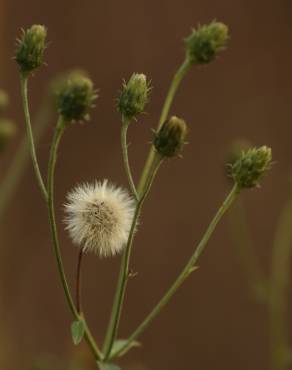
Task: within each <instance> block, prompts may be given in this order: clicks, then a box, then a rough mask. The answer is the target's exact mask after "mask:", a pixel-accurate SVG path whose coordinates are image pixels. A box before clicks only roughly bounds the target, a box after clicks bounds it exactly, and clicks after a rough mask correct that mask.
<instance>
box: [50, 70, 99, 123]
mask: <svg viewBox="0 0 292 370" xmlns="http://www.w3.org/2000/svg"><path fill="white" fill-rule="evenodd" d="M96 98H97V93H96V90H94V86H93V82H92V81H91V79H90V78H89V77H87V75H86V74H84V73H82V72H80V71H74V72H72V73H70V74H69V76H68V78H66V79H64V80H63V81H62V82H59V86H58V90H57V91H56V102H57V108H58V111H59V113H60V115H61V116H63V118H64V121H65V122H67V123H70V122H72V121H83V120H88V119H89V118H90V116H89V111H90V109H91V108H92V107H94V101H95V100H96Z"/></svg>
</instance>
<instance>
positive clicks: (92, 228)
mask: <svg viewBox="0 0 292 370" xmlns="http://www.w3.org/2000/svg"><path fill="white" fill-rule="evenodd" d="M134 211H135V202H134V200H133V199H132V198H131V197H130V196H129V194H128V192H127V191H126V190H124V189H122V188H119V187H117V186H115V185H113V184H111V183H109V182H108V181H107V180H104V181H102V182H95V183H93V184H88V183H86V184H81V185H78V186H77V187H76V188H74V189H73V190H72V191H71V192H70V193H69V194H68V195H67V203H66V204H65V214H66V217H65V224H66V229H67V230H68V232H69V235H70V237H71V239H72V241H73V243H74V244H76V245H77V246H79V247H80V248H82V250H83V251H84V252H87V251H88V252H93V253H95V254H97V255H99V256H102V257H108V256H113V255H116V254H118V253H119V252H121V251H122V249H123V247H124V246H125V244H126V243H127V240H128V236H129V232H130V229H131V224H132V220H133V216H134Z"/></svg>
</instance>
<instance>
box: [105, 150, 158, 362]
mask: <svg viewBox="0 0 292 370" xmlns="http://www.w3.org/2000/svg"><path fill="white" fill-rule="evenodd" d="M161 161H162V159H161V157H160V156H158V155H157V156H156V157H155V160H154V162H153V165H152V169H151V171H150V173H149V178H148V181H147V184H146V188H145V191H144V193H143V195H142V196H141V198H140V199H139V200H138V202H137V204H136V210H135V214H134V218H133V221H132V225H131V230H130V234H129V238H128V242H127V245H126V249H125V252H124V254H123V257H122V261H121V269H120V274H119V279H118V285H117V289H116V295H115V299H114V304H113V309H112V314H111V318H110V322H109V326H108V329H107V333H106V338H105V342H104V348H103V350H104V355H105V359H107V358H108V357H109V356H110V353H111V350H112V346H113V343H114V341H115V339H116V336H117V331H118V326H119V321H120V316H121V311H122V306H123V302H124V297H125V291H126V285H127V281H128V278H129V264H130V256H131V250H132V244H133V239H134V235H135V230H136V226H137V221H138V219H139V216H140V213H141V209H142V206H143V203H144V200H145V198H146V196H147V194H148V192H149V190H150V187H151V185H152V182H153V180H154V177H155V175H156V173H157V171H158V168H159V166H160V164H161Z"/></svg>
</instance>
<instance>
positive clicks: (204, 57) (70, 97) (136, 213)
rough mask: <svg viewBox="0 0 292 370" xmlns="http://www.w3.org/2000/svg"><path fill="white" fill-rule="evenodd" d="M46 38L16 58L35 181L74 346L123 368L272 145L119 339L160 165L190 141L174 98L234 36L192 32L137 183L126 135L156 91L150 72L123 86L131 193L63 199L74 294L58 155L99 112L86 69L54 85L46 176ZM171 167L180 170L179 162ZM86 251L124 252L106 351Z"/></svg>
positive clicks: (243, 171) (263, 165) (32, 38)
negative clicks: (86, 291)
mask: <svg viewBox="0 0 292 370" xmlns="http://www.w3.org/2000/svg"><path fill="white" fill-rule="evenodd" d="M46 37H47V30H46V28H45V27H44V26H41V25H33V26H31V27H30V28H28V29H27V30H24V31H23V32H22V35H21V37H20V39H19V40H18V41H17V47H16V54H15V60H16V62H17V64H18V67H19V73H20V81H21V93H22V100H23V108H24V117H25V124H26V131H27V140H28V143H29V148H30V153H31V158H32V163H33V166H34V170H35V174H36V179H37V182H38V185H39V187H40V190H41V193H42V196H43V198H44V202H45V203H46V205H47V208H48V220H49V225H50V228H51V234H52V244H53V247H54V252H55V256H56V262H57V267H58V272H59V276H60V282H61V285H62V287H63V290H64V295H65V298H66V301H67V303H68V306H69V308H70V310H71V313H72V315H73V323H72V326H71V332H72V338H73V342H74V343H75V344H76V345H78V344H79V343H80V342H81V341H82V340H85V341H86V343H87V345H88V348H89V350H90V351H91V353H92V355H93V358H94V360H95V362H96V364H97V366H98V367H99V368H100V369H101V370H105V369H106V370H112V369H118V367H117V365H113V363H115V362H116V361H117V359H118V357H120V356H122V355H124V354H125V353H126V352H127V351H128V350H129V349H130V348H132V347H133V346H136V345H137V344H138V342H137V339H138V337H140V335H141V334H142V332H143V331H144V330H145V329H146V328H147V327H148V326H149V324H150V323H151V322H152V320H153V319H154V318H155V317H156V316H157V315H158V314H159V313H160V311H161V310H162V308H163V307H164V306H165V305H166V303H167V302H168V301H169V300H170V299H171V297H172V296H173V295H174V293H175V292H176V291H177V289H178V288H179V287H180V286H181V284H182V283H183V282H184V281H185V279H186V278H187V277H188V276H189V275H190V274H191V273H192V272H193V271H194V270H195V269H196V267H197V261H198V259H199V258H200V256H201V254H202V253H203V251H204V250H205V248H206V245H207V243H208V241H209V239H210V237H211V236H212V234H213V232H214V230H215V228H216V226H217V224H218V223H219V221H220V220H221V218H222V217H223V215H224V214H225V212H226V211H227V210H228V209H229V208H230V207H231V205H232V203H233V202H234V201H235V200H236V198H237V197H238V196H239V194H240V193H241V190H243V189H246V188H252V187H257V186H258V185H259V184H260V182H261V179H262V177H263V175H264V174H265V173H266V172H267V171H268V170H269V169H270V166H271V161H272V154H271V149H270V148H268V147H266V146H263V147H260V148H253V149H249V150H247V151H245V152H243V153H242V155H241V156H240V158H238V160H237V161H235V162H234V163H233V164H232V166H231V167H230V175H231V177H232V179H233V180H234V186H233V187H232V189H231V191H230V192H229V194H228V195H227V197H226V199H225V200H224V201H223V203H222V206H221V207H220V208H219V209H218V211H217V212H216V214H215V216H214V218H213V219H212V220H211V222H210V224H209V226H208V227H207V229H206V232H205V233H204V234H203V237H202V239H201V240H200V242H199V243H198V245H197V246H196V247H195V248H194V251H193V254H192V255H191V256H190V258H189V260H188V262H187V263H186V265H185V266H184V268H183V269H182V271H181V273H180V274H179V275H178V277H177V278H176V279H175V281H174V282H173V284H171V286H170V287H169V289H168V290H167V291H166V293H165V295H164V296H163V297H162V298H161V299H160V300H159V302H158V303H157V305H155V306H154V308H153V310H152V311H151V312H150V313H149V314H148V315H147V316H146V317H145V318H144V319H143V320H142V321H141V323H140V324H139V325H138V326H137V328H136V329H135V330H134V331H133V332H132V333H131V334H130V335H128V336H127V337H126V339H120V334H119V324H120V319H121V312H122V308H123V306H124V298H125V293H126V288H127V282H128V279H129V277H130V276H131V271H130V269H129V265H130V258H131V252H132V248H133V243H134V239H135V235H136V233H137V232H138V225H139V220H140V217H141V212H142V210H143V205H144V202H145V200H146V199H147V195H148V194H149V192H150V190H151V187H152V185H153V183H154V179H155V177H156V176H157V174H158V172H159V168H160V166H161V165H162V164H164V163H165V165H171V164H170V163H169V162H170V161H166V159H175V158H177V157H182V153H183V150H184V146H185V143H186V137H187V133H188V127H187V124H186V122H185V120H184V119H183V118H180V115H175V114H173V113H170V111H171V107H172V102H173V99H174V97H175V94H176V91H177V89H178V87H179V85H180V83H181V82H182V80H183V78H184V76H186V75H187V72H189V71H190V70H191V68H192V67H194V66H196V65H202V64H208V63H211V62H212V61H214V60H215V59H216V57H217V56H218V55H219V54H220V53H221V51H222V50H224V48H225V47H226V44H227V41H228V38H229V33H228V27H227V26H226V25H225V24H223V23H220V22H217V21H213V22H211V23H210V24H207V25H203V26H199V27H197V28H196V29H193V30H192V32H191V34H190V35H189V36H188V37H187V38H186V39H185V48H186V49H185V56H184V59H183V61H182V64H181V65H180V67H179V68H178V70H177V71H176V73H175V75H174V77H173V80H172V81H171V84H170V88H169V90H168V93H167V95H166V98H165V102H164V105H163V107H162V112H161V116H160V118H159V121H158V124H157V127H156V128H155V127H152V131H153V132H154V134H153V135H152V137H151V138H150V140H149V141H150V142H151V146H150V150H149V154H148V157H147V159H146V162H145V166H144V169H143V170H142V172H141V175H140V179H139V181H137V182H136V181H135V178H134V176H133V174H132V166H131V165H130V161H129V151H128V142H127V130H128V128H129V127H130V123H131V122H132V121H138V120H139V115H140V114H142V113H144V112H145V110H146V106H147V102H148V101H149V95H150V89H151V88H150V82H149V81H150V80H149V78H148V77H146V75H145V74H143V73H133V74H132V75H131V77H130V78H129V80H128V81H124V83H123V84H122V87H121V90H120V92H119V94H118V97H117V100H116V108H117V110H118V112H119V113H120V115H121V125H120V136H121V149H122V151H121V152H122V157H123V162H124V167H125V173H126V177H127V180H128V184H129V190H127V189H124V188H122V187H120V186H117V185H115V184H114V183H113V182H112V181H109V180H107V179H96V181H94V182H90V183H81V184H79V185H78V186H72V190H71V191H70V192H69V193H68V195H67V199H66V200H64V224H65V225H64V227H65V228H66V229H67V231H68V234H69V237H70V238H71V240H72V244H75V245H76V246H77V247H78V250H79V254H78V261H77V276H76V286H75V292H74V294H73V293H72V291H71V288H70V286H69V284H68V280H67V274H66V271H65V269H64V263H63V257H62V253H61V246H60V241H59V237H58V225H57V222H56V214H55V199H54V191H55V168H56V162H57V152H58V149H59V147H60V144H61V139H62V136H63V134H64V133H65V131H66V130H67V128H69V126H72V129H73V127H74V129H78V125H71V124H73V123H76V122H85V123H86V122H87V121H89V120H90V113H91V110H92V109H93V108H94V107H95V102H96V98H97V90H96V88H95V87H94V84H93V81H92V80H91V79H90V77H89V76H88V74H87V73H86V72H83V71H80V70H75V71H73V72H72V73H69V74H65V75H64V77H63V78H61V79H60V80H59V81H58V83H56V84H55V85H54V87H53V88H54V90H55V91H54V105H55V110H56V113H57V115H58V119H57V123H56V125H55V132H54V135H53V139H52V144H51V149H50V156H49V162H48V166H47V176H46V178H45V177H44V175H43V173H42V172H41V170H40V166H39V161H38V158H37V152H36V145H35V139H34V132H33V129H32V124H31V118H30V111H29V104H28V100H29V97H28V80H29V78H30V76H31V75H32V74H33V73H34V72H35V71H36V70H37V69H38V68H40V67H41V66H42V65H43V64H44V63H45V61H44V52H45V49H46V44H47V41H46ZM174 113H175V112H174ZM96 124H99V122H97V123H96ZM196 124H198V123H196ZM191 126H192V128H193V127H194V124H193V123H192V125H191ZM118 128H119V127H118V126H117V127H116V129H117V130H118ZM150 132H151V130H150V129H149V133H150ZM96 140H97V141H98V140H102V138H99V137H97V138H96ZM81 142H82V138H80V145H81ZM146 148H147V146H146ZM172 165H173V166H175V165H179V161H177V162H176V163H173V164H172ZM45 179H46V180H45ZM162 196H163V195H162ZM140 227H142V226H140ZM87 252H88V255H91V256H94V255H95V256H96V257H100V258H113V257H114V256H116V255H118V254H121V255H122V257H121V267H120V273H119V277H118V281H117V288H116V293H115V298H114V302H113V305H112V311H111V314H110V319H109V323H108V326H107V330H106V333H105V339H104V343H103V346H100V345H99V344H98V343H97V341H96V340H95V339H94V335H93V334H92V332H91V329H90V328H89V325H88V323H87V319H86V314H85V312H84V311H83V306H82V300H81V298H82V297H81V293H80V285H81V279H80V275H81V269H82V259H83V255H84V254H85V253H87ZM124 310H125V307H124ZM124 338H125V337H124Z"/></svg>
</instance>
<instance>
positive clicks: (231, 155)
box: [225, 139, 253, 180]
mask: <svg viewBox="0 0 292 370" xmlns="http://www.w3.org/2000/svg"><path fill="white" fill-rule="evenodd" d="M252 147H253V145H252V143H251V142H250V141H249V140H246V139H238V140H235V141H234V142H233V143H231V146H230V149H229V152H228V153H227V163H228V165H227V166H225V173H226V175H227V177H228V179H229V180H230V178H231V177H232V173H231V171H232V165H233V164H234V163H235V162H236V161H237V160H238V159H239V158H240V157H241V155H242V152H245V151H247V150H248V149H250V148H252Z"/></svg>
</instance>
